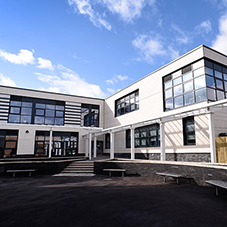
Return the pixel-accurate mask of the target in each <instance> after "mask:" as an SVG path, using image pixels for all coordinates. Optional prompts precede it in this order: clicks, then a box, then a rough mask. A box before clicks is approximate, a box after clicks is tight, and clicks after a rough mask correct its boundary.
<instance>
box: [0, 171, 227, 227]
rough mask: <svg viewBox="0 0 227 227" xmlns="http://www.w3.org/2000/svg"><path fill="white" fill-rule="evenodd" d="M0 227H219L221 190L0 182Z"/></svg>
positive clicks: (153, 183) (155, 183) (44, 179)
mask: <svg viewBox="0 0 227 227" xmlns="http://www.w3.org/2000/svg"><path fill="white" fill-rule="evenodd" d="M0 195H1V203H0V214H1V218H0V226H1V227H15V226H16V227H40V226H42V227H46V226H48V227H52V226H53V227H61V226H64V227H93V226H94V227H96V226H98V227H102V226H103V227H107V226H108V227H116V226H117V227H121V226H122V227H123V226H124V227H125V226H129V227H131V226H132V227H138V226H143V227H144V226H145V227H146V226H149V227H150V226H155V227H162V226H163V227H182V226H184V227H187V226H190V227H191V226H196V227H201V226H204V227H209V226H212V227H213V226H218V227H222V226H223V227H224V226H226V223H227V215H226V208H227V191H224V190H221V191H220V196H218V197H217V196H215V189H214V188H213V187H201V186H196V185H190V184H180V185H176V183H175V182H174V181H173V180H171V179H170V180H168V182H167V183H163V181H162V178H160V179H157V178H156V179H153V178H151V177H135V176H126V177H124V178H122V177H120V176H114V177H108V176H99V175H96V176H94V177H89V176H88V177H81V176H78V177H67V176H62V177H53V176H49V175H48V176H38V175H36V176H32V177H27V176H23V175H21V176H18V177H15V178H13V177H9V176H8V177H0Z"/></svg>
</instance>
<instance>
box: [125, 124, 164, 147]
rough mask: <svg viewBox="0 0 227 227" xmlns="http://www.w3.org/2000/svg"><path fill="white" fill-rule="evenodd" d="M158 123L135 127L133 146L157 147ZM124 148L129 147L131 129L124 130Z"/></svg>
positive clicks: (158, 140)
mask: <svg viewBox="0 0 227 227" xmlns="http://www.w3.org/2000/svg"><path fill="white" fill-rule="evenodd" d="M159 128H160V127H159V124H152V125H148V126H144V127H139V128H135V147H159V146H160V129H159ZM126 148H131V130H130V129H128V130H126Z"/></svg>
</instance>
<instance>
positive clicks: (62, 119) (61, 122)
mask: <svg viewBox="0 0 227 227" xmlns="http://www.w3.org/2000/svg"><path fill="white" fill-rule="evenodd" d="M55 124H56V125H64V118H55Z"/></svg>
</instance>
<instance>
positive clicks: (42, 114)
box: [35, 109, 44, 116]
mask: <svg viewBox="0 0 227 227" xmlns="http://www.w3.org/2000/svg"><path fill="white" fill-rule="evenodd" d="M35 114H36V115H41V116H44V109H36V110H35Z"/></svg>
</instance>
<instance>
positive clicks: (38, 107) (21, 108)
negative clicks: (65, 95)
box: [8, 96, 65, 125]
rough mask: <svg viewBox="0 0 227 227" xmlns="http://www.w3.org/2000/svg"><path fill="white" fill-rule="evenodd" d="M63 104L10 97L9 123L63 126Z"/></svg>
mask: <svg viewBox="0 0 227 227" xmlns="http://www.w3.org/2000/svg"><path fill="white" fill-rule="evenodd" d="M64 110H65V103H64V102H61V101H54V100H44V99H35V98H28V97H20V96H11V100H10V111H9V118H8V122H9V123H20V124H42V125H64Z"/></svg>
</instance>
